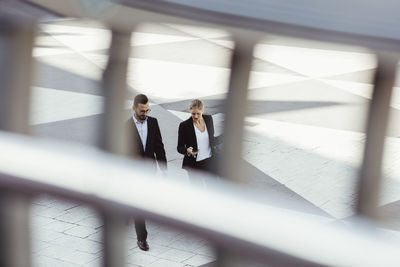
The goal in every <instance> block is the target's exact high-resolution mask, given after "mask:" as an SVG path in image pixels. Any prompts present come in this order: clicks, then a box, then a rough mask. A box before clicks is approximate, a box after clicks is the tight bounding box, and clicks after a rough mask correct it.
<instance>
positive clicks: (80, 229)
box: [65, 226, 98, 238]
mask: <svg viewBox="0 0 400 267" xmlns="http://www.w3.org/2000/svg"><path fill="white" fill-rule="evenodd" d="M96 232H98V230H96V229H95V228H93V227H87V226H75V227H74V228H71V229H69V230H67V231H65V233H66V234H68V235H73V236H76V237H81V238H86V237H88V236H90V235H92V234H94V233H96Z"/></svg>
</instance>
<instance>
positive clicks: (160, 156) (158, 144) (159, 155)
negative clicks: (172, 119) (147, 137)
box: [154, 119, 167, 170]
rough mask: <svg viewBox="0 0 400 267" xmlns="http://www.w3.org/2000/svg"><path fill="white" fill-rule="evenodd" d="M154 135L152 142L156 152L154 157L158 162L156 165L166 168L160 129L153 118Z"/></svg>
mask: <svg viewBox="0 0 400 267" xmlns="http://www.w3.org/2000/svg"><path fill="white" fill-rule="evenodd" d="M155 124H156V125H155V131H156V132H155V135H154V139H155V140H154V142H155V143H154V144H155V149H154V152H155V154H156V159H157V162H158V165H159V166H160V168H161V169H164V170H165V169H167V158H166V156H165V149H164V143H163V141H162V137H161V131H160V127H159V126H158V121H157V119H155Z"/></svg>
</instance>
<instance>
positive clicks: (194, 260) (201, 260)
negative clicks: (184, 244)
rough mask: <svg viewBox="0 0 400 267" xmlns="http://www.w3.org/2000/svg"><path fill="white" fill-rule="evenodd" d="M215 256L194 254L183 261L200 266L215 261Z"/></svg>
mask: <svg viewBox="0 0 400 267" xmlns="http://www.w3.org/2000/svg"><path fill="white" fill-rule="evenodd" d="M215 260H216V258H215V257H207V256H203V255H194V256H193V257H191V258H189V259H187V260H185V261H184V263H186V264H189V265H191V266H201V265H203V264H206V263H209V262H213V261H215Z"/></svg>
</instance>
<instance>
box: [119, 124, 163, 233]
mask: <svg viewBox="0 0 400 267" xmlns="http://www.w3.org/2000/svg"><path fill="white" fill-rule="evenodd" d="M126 129H127V131H128V136H129V137H130V138H131V144H134V145H132V147H131V149H129V152H130V154H132V155H138V156H141V157H143V159H146V160H147V161H148V162H151V163H154V171H156V170H157V163H156V161H158V164H159V166H160V168H161V169H164V170H165V169H166V168H167V159H166V157H165V149H164V144H163V142H162V137H161V132H160V127H159V126H158V122H157V119H156V118H153V117H149V116H147V139H146V150H143V144H142V140H141V139H140V136H139V132H138V130H137V128H136V125H135V121H134V120H133V118H132V117H131V118H130V119H129V120H128V121H127V122H126ZM135 229H136V234H137V239H138V240H140V241H145V240H146V239H147V230H146V224H145V221H144V220H140V219H135Z"/></svg>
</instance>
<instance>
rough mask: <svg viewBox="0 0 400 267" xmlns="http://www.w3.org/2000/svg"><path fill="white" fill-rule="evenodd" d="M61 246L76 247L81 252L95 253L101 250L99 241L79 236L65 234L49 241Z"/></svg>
mask: <svg viewBox="0 0 400 267" xmlns="http://www.w3.org/2000/svg"><path fill="white" fill-rule="evenodd" d="M50 244H55V245H58V246H61V247H65V248H70V249H76V250H79V251H81V252H87V253H92V254H96V253H98V252H100V251H102V244H101V243H99V242H95V241H91V240H87V239H82V238H80V237H75V236H70V235H66V236H64V237H63V238H58V239H56V240H53V241H51V242H50Z"/></svg>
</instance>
